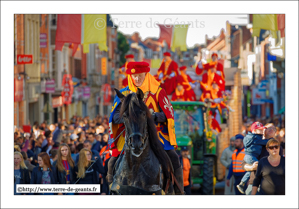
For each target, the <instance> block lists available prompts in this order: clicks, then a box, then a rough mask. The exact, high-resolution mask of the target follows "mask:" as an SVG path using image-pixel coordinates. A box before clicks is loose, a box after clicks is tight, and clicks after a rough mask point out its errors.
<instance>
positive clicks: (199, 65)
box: [195, 53, 225, 80]
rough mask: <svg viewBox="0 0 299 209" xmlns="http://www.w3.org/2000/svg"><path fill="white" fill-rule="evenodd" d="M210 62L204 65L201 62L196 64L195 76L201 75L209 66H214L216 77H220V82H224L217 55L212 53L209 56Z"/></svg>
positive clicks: (221, 66) (221, 65)
mask: <svg viewBox="0 0 299 209" xmlns="http://www.w3.org/2000/svg"><path fill="white" fill-rule="evenodd" d="M211 58H212V61H211V62H210V63H206V64H204V63H203V62H202V61H201V58H200V61H199V62H198V63H197V66H196V69H195V73H196V74H197V75H203V74H204V73H205V72H206V71H207V70H208V69H209V67H210V64H213V63H214V64H215V68H216V72H217V74H218V75H220V77H221V78H222V80H225V75H224V71H223V64H222V63H221V62H220V60H218V55H217V53H213V54H212V55H211Z"/></svg>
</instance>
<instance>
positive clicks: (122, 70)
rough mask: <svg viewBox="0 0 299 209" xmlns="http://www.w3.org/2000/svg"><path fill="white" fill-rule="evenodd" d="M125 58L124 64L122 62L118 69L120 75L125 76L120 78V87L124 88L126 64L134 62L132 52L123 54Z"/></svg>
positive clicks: (126, 79)
mask: <svg viewBox="0 0 299 209" xmlns="http://www.w3.org/2000/svg"><path fill="white" fill-rule="evenodd" d="M125 58H126V62H125V64H123V65H122V66H121V67H120V68H119V70H118V72H119V74H120V75H124V76H125V78H124V79H123V80H122V88H125V87H126V86H128V77H127V74H126V70H127V65H128V63H129V62H135V61H134V55H133V54H127V55H126V56H125Z"/></svg>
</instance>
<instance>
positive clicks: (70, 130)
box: [14, 115, 111, 194]
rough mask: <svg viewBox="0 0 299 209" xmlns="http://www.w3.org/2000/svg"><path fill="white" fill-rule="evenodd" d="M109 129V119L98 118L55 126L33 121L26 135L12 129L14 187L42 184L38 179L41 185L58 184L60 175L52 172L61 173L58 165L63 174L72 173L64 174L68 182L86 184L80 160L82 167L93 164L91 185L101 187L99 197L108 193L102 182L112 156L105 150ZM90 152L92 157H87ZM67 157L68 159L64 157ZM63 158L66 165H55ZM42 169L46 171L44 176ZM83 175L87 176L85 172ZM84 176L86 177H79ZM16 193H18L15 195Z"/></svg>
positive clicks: (60, 122) (81, 119)
mask: <svg viewBox="0 0 299 209" xmlns="http://www.w3.org/2000/svg"><path fill="white" fill-rule="evenodd" d="M108 128H109V124H108V117H107V116H103V117H102V116H99V115H98V116H96V117H95V118H94V119H90V118H89V117H84V118H83V117H77V116H73V117H72V118H71V119H70V120H69V121H67V120H61V119H58V123H54V124H47V123H46V122H45V121H44V122H42V123H41V124H39V123H38V122H35V123H34V125H33V126H32V127H31V130H30V131H26V132H24V130H23V127H15V130H14V152H15V154H14V164H15V186H16V184H17V183H20V182H21V183H41V182H37V179H42V182H44V183H47V182H50V183H51V184H53V183H55V184H56V183H59V174H57V173H59V172H56V173H55V172H54V171H55V170H56V171H57V170H59V171H61V170H62V171H63V167H62V166H61V165H64V167H65V171H71V172H72V173H70V174H68V173H64V175H70V176H71V179H72V181H69V182H67V183H78V184H80V183H83V184H84V182H89V181H88V175H84V174H82V170H84V171H85V168H82V169H81V168H80V166H79V164H80V159H81V164H82V163H83V164H84V166H90V165H92V166H93V167H94V169H93V170H94V171H95V172H94V173H93V176H92V177H93V179H92V183H97V184H101V194H108V185H107V183H106V181H105V177H106V173H107V170H106V169H105V168H106V167H107V166H106V167H105V164H107V161H108V160H109V158H110V156H111V153H110V151H109V150H108V148H107V142H108V138H109V137H108ZM24 129H25V128H24ZM29 132H30V133H29ZM80 151H81V152H80ZM64 152H66V154H65V157H64V156H63V155H64ZM68 152H69V154H68ZM89 153H90V154H91V158H89ZM68 155H69V157H67V156H68ZM85 158H86V159H85ZM98 158H99V159H98ZM64 159H66V161H65V162H67V163H66V164H62V163H57V161H59V162H63V160H64ZM88 159H89V160H88ZM97 159H98V160H97ZM83 161H84V162H83ZM93 162H96V163H93ZM83 164H82V166H83ZM89 164H90V165H89ZM59 165H60V167H59ZM69 166H70V167H71V168H70V169H69ZM78 166H79V167H78ZM84 166H83V167H84ZM43 168H44V170H43ZM58 168H59V169H58ZM45 169H46V170H47V171H49V172H48V173H45ZM86 169H87V168H86ZM24 170H25V176H26V179H22V175H21V174H23V173H24ZM75 170H76V171H78V170H79V173H80V175H78V172H76V173H75V172H73V171H75ZM40 171H43V173H40ZM21 172H22V173H21ZM27 172H28V176H29V180H28V178H27ZM85 173H86V174H87V173H88V171H85ZM40 175H43V176H42V177H41V176H40ZM44 175H45V176H44ZM52 175H53V176H52ZM70 176H68V177H70ZM85 176H86V178H82V177H85ZM80 177H81V178H80ZM32 178H34V179H32ZM19 179H21V181H20V180H19ZM76 181H77V182H76ZM89 183H90V182H89ZM15 194H18V193H16V192H15Z"/></svg>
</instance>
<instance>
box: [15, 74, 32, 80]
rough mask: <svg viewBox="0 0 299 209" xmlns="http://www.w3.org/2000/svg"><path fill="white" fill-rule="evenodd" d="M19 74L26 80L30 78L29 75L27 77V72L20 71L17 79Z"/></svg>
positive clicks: (19, 77) (19, 78)
mask: <svg viewBox="0 0 299 209" xmlns="http://www.w3.org/2000/svg"><path fill="white" fill-rule="evenodd" d="M21 75H23V76H24V78H26V80H29V79H30V77H29V75H28V74H27V73H25V72H21V73H18V80H21Z"/></svg>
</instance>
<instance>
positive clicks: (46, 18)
mask: <svg viewBox="0 0 299 209" xmlns="http://www.w3.org/2000/svg"><path fill="white" fill-rule="evenodd" d="M45 28H48V15H46V16H45Z"/></svg>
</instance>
